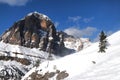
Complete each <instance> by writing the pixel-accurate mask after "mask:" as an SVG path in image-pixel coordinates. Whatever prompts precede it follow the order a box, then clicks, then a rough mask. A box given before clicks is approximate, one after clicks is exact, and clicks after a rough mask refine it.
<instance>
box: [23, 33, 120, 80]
mask: <svg viewBox="0 0 120 80" xmlns="http://www.w3.org/2000/svg"><path fill="white" fill-rule="evenodd" d="M107 41H108V43H109V45H108V46H107V49H106V52H105V53H98V50H99V47H98V45H99V42H96V43H92V44H91V46H89V47H87V48H85V49H83V50H82V51H79V52H77V53H74V54H71V55H68V56H65V57H62V58H60V59H57V60H53V61H49V60H48V61H45V62H43V63H42V64H40V65H39V66H38V67H34V68H33V69H31V70H30V71H29V72H28V73H27V74H26V75H25V76H24V77H23V78H22V80H120V61H119V60H120V50H119V49H120V31H118V32H116V33H114V34H113V35H111V36H109V37H108V38H107Z"/></svg>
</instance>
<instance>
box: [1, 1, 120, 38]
mask: <svg viewBox="0 0 120 80" xmlns="http://www.w3.org/2000/svg"><path fill="white" fill-rule="evenodd" d="M34 11H37V12H40V13H43V14H46V15H47V16H49V17H50V18H51V20H52V21H53V22H54V23H55V25H56V28H57V29H58V30H63V31H65V32H67V33H69V34H71V35H75V36H76V37H88V38H90V39H91V40H95V39H96V37H97V36H98V34H99V32H100V31H101V30H104V31H105V32H106V33H107V34H108V35H109V34H111V33H113V32H115V31H118V30H119V29H120V0H0V34H2V33H3V32H4V31H5V30H6V29H8V28H9V27H11V26H12V25H13V23H14V22H15V21H18V20H19V19H21V18H23V17H24V16H25V15H27V14H28V13H30V12H34Z"/></svg>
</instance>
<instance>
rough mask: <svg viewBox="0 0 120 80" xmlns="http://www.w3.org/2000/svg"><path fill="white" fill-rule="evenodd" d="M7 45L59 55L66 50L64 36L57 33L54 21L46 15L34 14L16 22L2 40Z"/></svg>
mask: <svg viewBox="0 0 120 80" xmlns="http://www.w3.org/2000/svg"><path fill="white" fill-rule="evenodd" d="M0 40H1V41H3V42H5V43H10V44H14V45H21V46H25V47H30V48H39V49H40V50H43V51H48V52H49V53H57V52H59V51H58V50H61V49H63V48H64V43H63V35H62V34H58V33H57V32H56V28H55V26H54V24H53V23H52V21H51V20H50V19H49V18H48V17H47V16H45V15H43V14H40V13H37V12H33V13H30V14H28V15H27V16H26V17H25V18H24V19H22V20H20V21H18V22H15V23H14V25H13V26H12V27H10V28H9V30H7V31H6V32H5V33H4V34H3V35H2V36H1V38H0Z"/></svg>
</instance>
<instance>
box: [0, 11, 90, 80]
mask: <svg viewBox="0 0 120 80" xmlns="http://www.w3.org/2000/svg"><path fill="white" fill-rule="evenodd" d="M89 45H90V41H89V39H83V38H81V39H75V38H74V37H73V36H70V35H67V34H66V33H64V32H57V31H56V28H55V26H54V23H53V22H52V21H51V19H50V18H49V17H48V16H46V15H44V14H41V13H38V12H32V13H29V14H27V15H26V16H25V17H24V18H22V19H21V20H19V21H17V22H15V23H14V24H13V25H12V27H10V28H9V29H8V30H6V31H5V32H4V33H3V34H2V35H1V36H0V80H21V78H22V77H23V76H24V75H25V74H26V73H27V72H28V71H29V70H31V69H32V68H33V67H35V66H39V64H40V63H42V62H44V61H47V60H55V59H58V58H61V57H63V56H66V55H69V54H71V53H73V52H77V51H79V50H82V49H84V48H86V47H88V46H89Z"/></svg>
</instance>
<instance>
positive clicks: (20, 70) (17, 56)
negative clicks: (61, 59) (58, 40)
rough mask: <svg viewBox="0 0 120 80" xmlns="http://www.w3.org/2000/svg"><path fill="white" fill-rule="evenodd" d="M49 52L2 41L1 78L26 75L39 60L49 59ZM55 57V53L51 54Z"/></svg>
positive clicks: (10, 79) (10, 78)
mask: <svg viewBox="0 0 120 80" xmlns="http://www.w3.org/2000/svg"><path fill="white" fill-rule="evenodd" d="M48 56H49V53H47V52H43V51H40V50H39V49H37V48H32V49H31V48H26V47H23V46H18V45H11V44H6V43H4V42H2V41H1V42H0V79H2V77H3V76H5V77H7V78H5V77H3V80H6V79H7V80H8V79H9V80H16V79H19V80H20V78H21V77H22V76H24V74H26V73H27V72H28V71H29V70H30V69H31V68H33V67H34V66H35V65H36V62H37V61H38V60H39V61H40V62H43V61H45V60H47V59H48ZM51 56H52V58H53V59H55V57H54V55H51ZM15 76H16V77H15Z"/></svg>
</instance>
